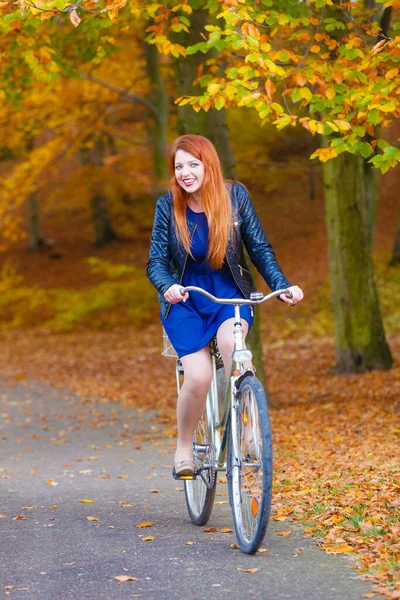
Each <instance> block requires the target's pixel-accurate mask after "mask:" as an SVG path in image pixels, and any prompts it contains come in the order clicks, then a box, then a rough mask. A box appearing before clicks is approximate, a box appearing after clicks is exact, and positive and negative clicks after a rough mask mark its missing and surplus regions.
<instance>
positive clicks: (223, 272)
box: [161, 207, 253, 358]
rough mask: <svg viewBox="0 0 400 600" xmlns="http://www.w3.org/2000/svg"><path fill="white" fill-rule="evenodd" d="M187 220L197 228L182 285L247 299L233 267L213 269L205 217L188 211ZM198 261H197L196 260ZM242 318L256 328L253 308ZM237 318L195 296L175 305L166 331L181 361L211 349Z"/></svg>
mask: <svg viewBox="0 0 400 600" xmlns="http://www.w3.org/2000/svg"><path fill="white" fill-rule="evenodd" d="M187 216H188V218H189V219H190V220H191V221H193V222H194V223H195V224H196V225H197V227H196V229H195V232H194V235H193V239H192V245H191V248H190V250H191V252H192V255H193V258H192V257H191V256H190V255H189V256H188V259H187V263H186V268H185V272H184V274H183V279H182V282H181V283H182V285H183V286H185V287H186V286H189V285H195V286H197V287H201V288H204V289H205V290H207V291H208V292H210V293H211V294H213V295H214V296H217V297H219V298H243V294H242V293H241V292H240V290H239V289H238V287H237V285H236V283H235V281H234V279H233V277H232V274H231V271H230V269H229V265H228V264H227V263H226V262H224V264H223V265H222V268H221V269H212V268H211V266H210V264H209V263H208V261H207V260H206V257H207V249H208V222H207V217H206V215H205V213H196V212H194V211H193V210H191V208H189V207H187ZM193 259H194V260H193ZM240 315H241V317H242V319H245V320H246V321H247V323H248V324H249V329H250V327H251V325H252V324H253V311H252V308H250V307H249V306H241V308H240ZM234 316H235V310H234V307H233V306H231V305H228V304H225V305H224V304H217V303H215V302H212V301H211V300H209V299H208V298H206V297H205V296H203V295H202V294H199V293H196V292H191V293H190V294H189V298H188V300H186V302H178V303H177V304H172V305H171V309H170V311H169V314H168V316H167V318H166V319H161V322H162V324H163V326H164V329H165V331H166V332H167V335H168V337H169V339H170V341H171V344H172V345H173V347H174V348H175V350H176V352H177V354H178V356H179V358H181V357H182V356H186V355H187V354H192V353H193V352H197V351H198V350H201V348H204V347H205V346H207V345H208V344H209V343H210V342H211V340H212V338H213V337H214V335H215V334H216V333H217V331H218V329H219V327H220V325H221V324H222V323H223V322H224V321H226V320H227V319H231V318H232V317H234Z"/></svg>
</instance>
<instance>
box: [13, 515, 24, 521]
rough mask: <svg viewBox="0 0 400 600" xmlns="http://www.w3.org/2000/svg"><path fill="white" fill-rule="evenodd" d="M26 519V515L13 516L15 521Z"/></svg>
mask: <svg viewBox="0 0 400 600" xmlns="http://www.w3.org/2000/svg"><path fill="white" fill-rule="evenodd" d="M24 519H26V516H25V515H17V516H16V517H13V521H22V520H24Z"/></svg>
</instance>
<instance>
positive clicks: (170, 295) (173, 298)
mask: <svg viewBox="0 0 400 600" xmlns="http://www.w3.org/2000/svg"><path fill="white" fill-rule="evenodd" d="M183 289H184V288H183V286H182V285H179V284H178V283H175V284H174V285H171V287H170V288H168V289H167V291H166V292H165V294H164V298H165V299H166V300H167V302H170V303H171V304H176V303H177V302H181V300H183V301H184V302H186V300H187V299H188V298H189V294H188V293H187V292H186V294H185V295H184V296H182V294H181V290H183Z"/></svg>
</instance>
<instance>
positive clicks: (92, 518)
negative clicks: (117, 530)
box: [86, 517, 99, 521]
mask: <svg viewBox="0 0 400 600" xmlns="http://www.w3.org/2000/svg"><path fill="white" fill-rule="evenodd" d="M86 518H87V520H88V521H98V520H99V519H98V518H97V517H86Z"/></svg>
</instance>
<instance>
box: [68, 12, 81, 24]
mask: <svg viewBox="0 0 400 600" xmlns="http://www.w3.org/2000/svg"><path fill="white" fill-rule="evenodd" d="M69 18H70V19H71V23H72V25H73V26H74V27H78V25H79V23H80V22H81V18H80V17H79V16H78V13H77V12H76V8H74V10H71V12H70V13H69Z"/></svg>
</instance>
